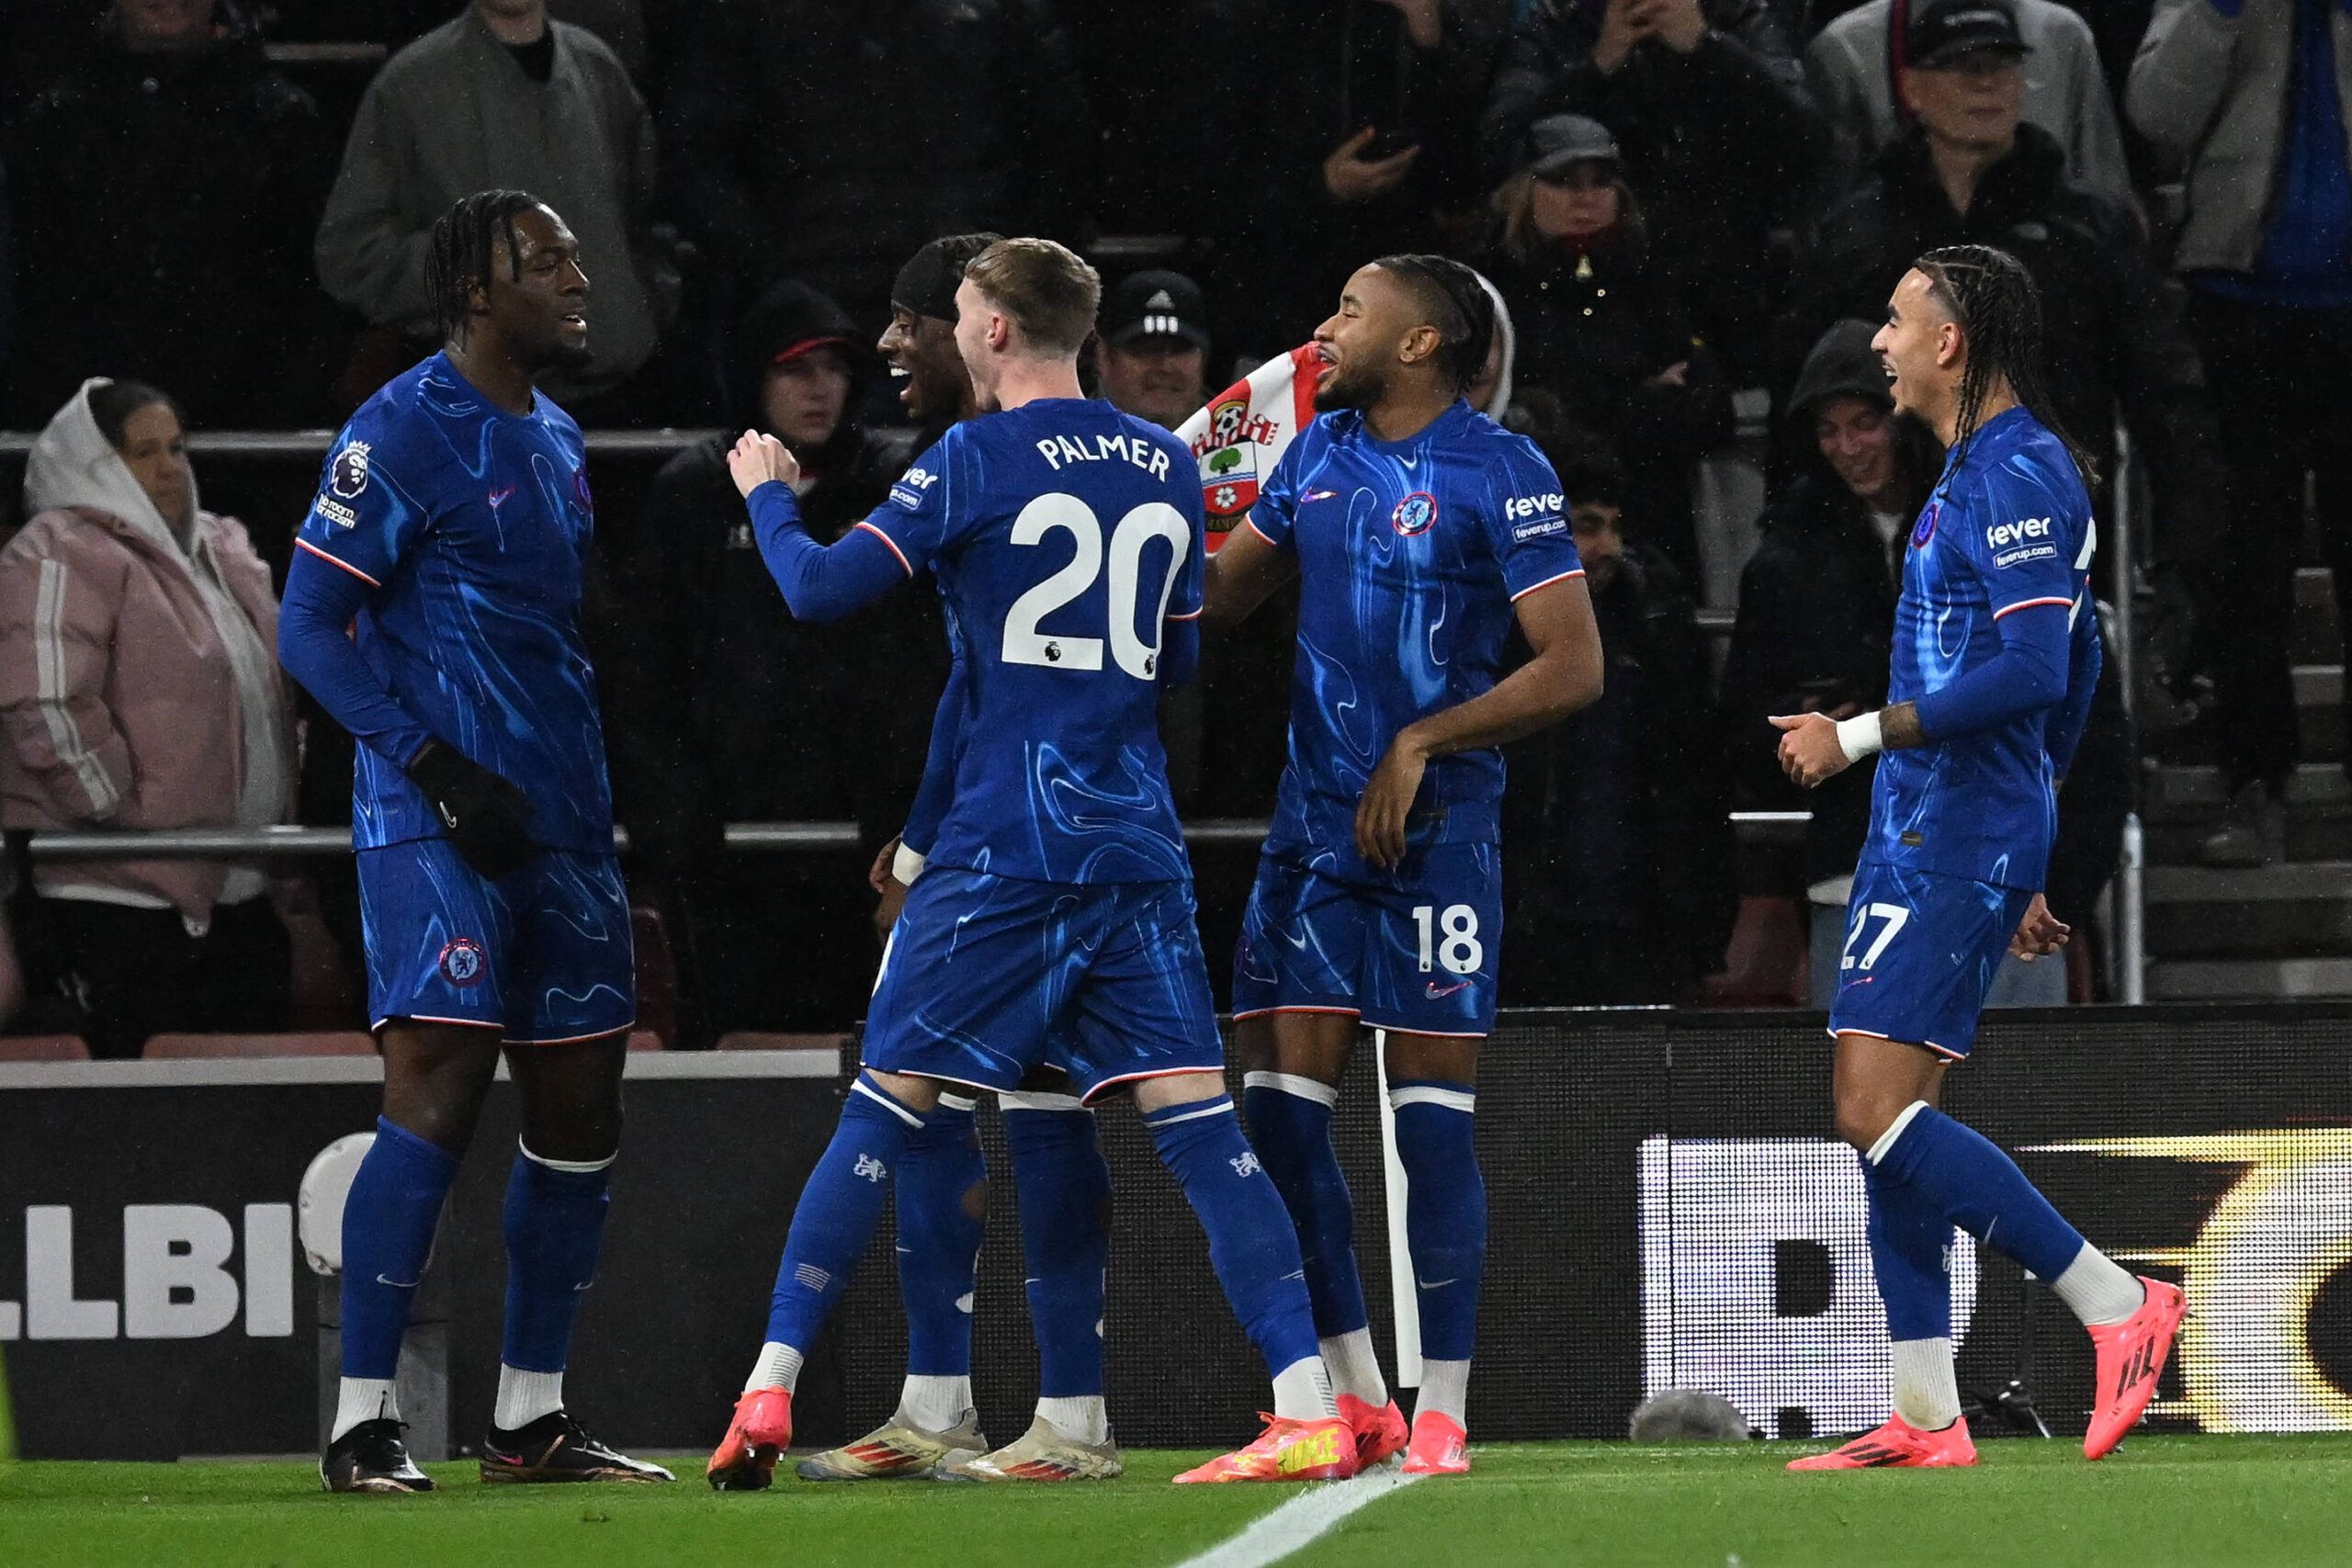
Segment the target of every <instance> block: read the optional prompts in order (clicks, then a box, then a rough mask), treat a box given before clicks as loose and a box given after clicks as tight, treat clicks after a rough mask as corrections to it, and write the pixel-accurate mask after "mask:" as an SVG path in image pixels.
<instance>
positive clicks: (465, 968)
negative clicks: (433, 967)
mask: <svg viewBox="0 0 2352 1568" xmlns="http://www.w3.org/2000/svg"><path fill="white" fill-rule="evenodd" d="M440 966H441V978H443V979H444V980H447V981H448V982H449V984H451V985H453V986H479V985H481V977H482V972H483V971H484V970H486V969H488V968H489V967H490V960H489V958H488V957H487V956H486V955H485V954H484V953H482V950H481V943H480V942H476V941H474V940H473V939H472V938H471V937H462V936H461V937H459V938H458V939H457V940H456V941H455V942H451V943H449V945H448V946H447V947H445V948H443V949H442V950H441V965H440Z"/></svg>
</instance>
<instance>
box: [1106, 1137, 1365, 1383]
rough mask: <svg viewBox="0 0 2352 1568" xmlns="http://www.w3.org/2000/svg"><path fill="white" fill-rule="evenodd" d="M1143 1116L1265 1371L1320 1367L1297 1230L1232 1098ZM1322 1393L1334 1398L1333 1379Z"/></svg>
mask: <svg viewBox="0 0 2352 1568" xmlns="http://www.w3.org/2000/svg"><path fill="white" fill-rule="evenodd" d="M1143 1124H1144V1126H1145V1127H1146V1128H1147V1129H1148V1131H1149V1132H1150V1134H1151V1142H1152V1146H1153V1147H1154V1148H1156V1149H1157V1150H1159V1158H1160V1161H1161V1163H1163V1164H1164V1165H1166V1166H1167V1167H1168V1171H1169V1174H1170V1175H1171V1176H1173V1177H1175V1179H1176V1181H1177V1185H1179V1186H1181V1187H1182V1188H1183V1190H1184V1197H1185V1199H1186V1201H1189V1202H1190V1203H1191V1204H1192V1205H1193V1213H1194V1214H1195V1215H1196V1216H1198V1217H1199V1219H1200V1222H1201V1228H1202V1229H1203V1230H1204V1231H1206V1232H1207V1233H1208V1238H1209V1262H1210V1264H1211V1265H1212V1266H1213V1267H1214V1268H1215V1269H1216V1278H1217V1283H1218V1284H1220V1285H1222V1286H1224V1287H1225V1299H1226V1300H1227V1302H1228V1303H1231V1305H1232V1307H1233V1315H1234V1316H1236V1317H1238V1318H1239V1319H1240V1320H1241V1326H1242V1328H1243V1329H1244V1330H1246V1331H1247V1332H1248V1334H1249V1336H1250V1343H1251V1344H1253V1345H1255V1346H1257V1347H1258V1351H1259V1354H1261V1355H1262V1356H1263V1357H1264V1358H1265V1359H1266V1370H1267V1371H1269V1372H1271V1373H1273V1374H1275V1375H1276V1376H1277V1377H1279V1376H1280V1375H1281V1374H1283V1373H1284V1372H1286V1371H1290V1369H1292V1368H1293V1367H1295V1366H1297V1365H1299V1364H1300V1363H1302V1362H1310V1361H1311V1362H1312V1363H1313V1364H1314V1365H1315V1366H1316V1367H1317V1369H1318V1370H1319V1369H1320V1367H1321V1366H1322V1359H1321V1353H1320V1350H1319V1348H1318V1347H1317V1344H1316V1342H1315V1314H1314V1309H1313V1308H1312V1307H1311V1306H1309V1304H1308V1303H1307V1299H1306V1270H1305V1269H1304V1268H1303V1267H1302V1266H1301V1264H1300V1262H1299V1256H1298V1236H1297V1234H1296V1233H1295V1231H1294V1230H1293V1228H1292V1226H1291V1221H1290V1213H1289V1211H1288V1210H1286V1209H1284V1208H1283V1198H1282V1194H1281V1193H1279V1192H1277V1191H1275V1190H1274V1184H1273V1182H1272V1180H1270V1179H1268V1178H1267V1176H1266V1172H1265V1169H1264V1168H1263V1167H1262V1166H1261V1164H1260V1163H1259V1159H1258V1156H1257V1154H1256V1152H1255V1151H1253V1150H1252V1149H1251V1148H1250V1144H1249V1140H1247V1139H1246V1138H1244V1137H1242V1135H1241V1124H1240V1121H1239V1119H1238V1117H1236V1116H1235V1115H1234V1113H1233V1101H1232V1100H1230V1099H1228V1098H1227V1097H1226V1096H1225V1095H1222V1094H1220V1095H1217V1096H1216V1097H1215V1098H1214V1099H1211V1100H1193V1101H1190V1102H1188V1103H1186V1104H1182V1105H1170V1106H1166V1107H1163V1108H1162V1109H1160V1110H1159V1111H1153V1112H1151V1113H1150V1114H1149V1115H1148V1116H1146V1117H1145V1118H1144V1119H1143ZM1322 1399H1323V1401H1324V1403H1325V1404H1326V1405H1328V1404H1329V1400H1330V1393H1329V1387H1328V1385H1327V1386H1326V1388H1325V1389H1324V1392H1323V1394H1322ZM1327 1413H1328V1411H1327ZM1276 1414H1278V1415H1279V1414H1287V1412H1282V1411H1277V1412H1276Z"/></svg>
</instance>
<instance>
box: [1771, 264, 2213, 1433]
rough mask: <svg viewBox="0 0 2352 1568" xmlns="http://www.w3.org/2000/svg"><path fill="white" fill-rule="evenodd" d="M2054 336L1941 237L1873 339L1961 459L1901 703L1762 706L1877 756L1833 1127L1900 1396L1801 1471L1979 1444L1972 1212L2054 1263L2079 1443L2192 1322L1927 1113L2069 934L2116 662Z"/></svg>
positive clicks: (1808, 777) (2176, 1297)
mask: <svg viewBox="0 0 2352 1568" xmlns="http://www.w3.org/2000/svg"><path fill="white" fill-rule="evenodd" d="M1871 346H1872V347H1873V348H1875V349H1876V350H1877V352H1878V353H1879V355H1880V356H1881V358H1882V359H1883V361H1884V362H1885V364H1886V367H1887V368H1888V370H1889V372H1890V374H1891V375H1892V376H1893V378H1894V386H1893V391H1894V403H1895V407H1896V408H1897V409H1898V410H1905V411H1908V412H1912V413H1915V414H1917V416H1918V417H1919V418H1921V419H1922V420H1924V421H1926V422H1927V423H1928V426H1929V428H1931V429H1933V430H1934V431H1935V433H1936V434H1937V436H1938V437H1939V439H1940V440H1941V441H1942V442H1943V443H1944V445H1945V446H1947V447H1949V448H1950V449H1951V456H1950V457H1948V458H1947V460H1946V463H1945V467H1944V475H1943V479H1941V481H1940V482H1939V483H1938V484H1937V486H1936V488H1935V491H1933V492H1932V493H1931V494H1930V495H1929V496H1928V504H1927V508H1926V510H1924V511H1923V512H1921V513H1919V519H1918V522H1917V525H1915V526H1914V527H1913V528H1912V530H1911V544H1910V547H1909V549H1908V550H1906V551H1905V556H1904V563H1903V592H1902V596H1901V598H1900V600H1899V601H1898V602H1897V604H1896V609H1895V627H1894V669H1893V672H1892V676H1891V678H1890V681H1889V683H1888V695H1889V697H1890V698H1891V699H1892V702H1891V705H1889V706H1887V707H1885V708H1883V709H1881V710H1880V711H1878V712H1876V713H1868V714H1863V715H1860V716H1857V717H1854V718H1849V719H1844V720H1836V721H1834V720H1832V719H1830V718H1828V717H1826V716H1824V715H1821V714H1797V715H1792V716H1787V717H1783V718H1775V719H1774V720H1773V721H1772V722H1773V723H1774V724H1775V725H1777V726H1779V727H1780V728H1781V730H1782V731H1783V732H1784V733H1783V734H1782V735H1781V747H1780V753H1781V766H1782V767H1783V768H1784V769H1785V770H1786V771H1787V773H1788V774H1789V776H1790V777H1791V778H1792V779H1795V780H1796V781H1797V782H1798V783H1799V784H1805V785H1807V786H1811V785H1814V784H1819V783H1821V782H1822V781H1823V780H1824V779H1826V778H1829V777H1831V776H1833V775H1835V774H1836V773H1838V772H1839V771H1841V770H1843V769H1844V768H1846V767H1847V766H1849V764H1851V763H1853V762H1857V761H1860V760H1861V759H1862V758H1863V757H1865V756H1868V755H1870V754H1871V753H1872V752H1875V751H1882V750H1883V752H1884V755H1883V757H1882V758H1881V759H1880V761H1879V765H1878V778H1877V781H1876V784H1875V794H1874V795H1873V798H1872V801H1871V830H1870V837H1869V839H1868V840H1865V842H1864V844H1863V847H1862V858H1861V863H1860V865H1859V866H1858V867H1857V868H1856V869H1855V873H1854V897H1853V903H1852V905H1851V919H1852V925H1851V927H1850V929H1849V934H1848V936H1847V940H1846V949H1845V955H1844V958H1843V959H1842V961H1841V964H1842V966H1841V976H1842V977H1841V981H1840V984H1839V986H1838V998H1837V1000H1836V1002H1835V1003H1834V1004H1833V1005H1832V1007H1831V1009H1830V1014H1829V1028H1830V1032H1832V1033H1833V1034H1834V1035H1835V1036H1836V1037H1837V1042H1838V1045H1837V1050H1838V1056H1837V1064H1836V1069H1835V1072H1836V1079H1835V1083H1836V1089H1835V1092H1836V1095H1837V1107H1838V1134H1839V1135H1840V1136H1841V1137H1843V1138H1844V1139H1845V1140H1846V1141H1847V1142H1848V1143H1849V1144H1851V1145H1854V1147H1855V1148H1857V1149H1859V1150H1860V1151H1861V1153H1862V1179H1863V1183H1864V1189H1865V1191H1866V1193H1867V1195H1868V1199H1869V1204H1870V1239H1871V1264H1872V1267H1873V1269H1874V1270H1875V1272H1876V1275H1877V1280H1878V1292H1879V1297H1880V1299H1881V1300H1882V1301H1883V1302H1884V1303H1885V1305H1886V1320H1887V1328H1888V1332H1889V1334H1890V1335H1891V1337H1892V1338H1893V1340H1894V1415H1893V1416H1890V1417H1889V1418H1888V1420H1887V1422H1886V1423H1885V1425H1883V1426H1882V1427H1879V1428H1878V1429H1877V1430H1876V1431H1874V1432H1871V1433H1870V1434H1868V1435H1867V1436H1864V1437H1861V1438H1857V1439H1855V1440H1854V1441H1853V1442H1851V1443H1849V1444H1847V1445H1846V1446H1845V1447H1844V1448H1841V1449H1838V1450H1836V1451H1835V1452H1832V1453H1826V1454H1821V1455H1818V1456H1816V1457H1815V1458H1812V1459H1803V1460H1798V1461H1795V1462H1794V1463H1792V1465H1790V1467H1789V1468H1790V1469H1792V1470H1855V1469H1868V1468H1877V1467H1881V1466H1888V1465H1898V1466H1900V1465H1919V1466H1941V1465H1967V1464H1973V1463H1975V1462H1976V1450H1975V1448H1974V1446H1973V1444H1971V1442H1970V1441H1969V1438H1968V1423H1967V1422H1966V1421H1964V1420H1962V1418H1961V1414H1960V1393H1959V1391H1958V1389H1957V1387H1956V1386H1955V1385H1954V1382H1953V1377H1952V1356H1951V1280H1950V1278H1949V1275H1948V1273H1947V1270H1946V1267H1945V1262H1944V1258H1945V1249H1946V1247H1948V1246H1949V1245H1950V1244H1951V1239H1952V1234H1951V1233H1952V1227H1953V1226H1954V1225H1958V1226H1960V1227H1961V1228H1962V1229H1963V1230H1965V1231H1967V1232H1968V1233H1969V1234H1971V1235H1974V1236H1975V1237H1976V1238H1977V1239H1978V1240H1980V1241H1982V1242H1984V1243H1985V1245H1987V1246H1989V1247H1994V1248H1996V1250H1998V1251H2000V1252H2001V1253H2003V1254H2004V1255H2006V1256H2007V1257H2009V1258H2014V1259H2016V1260H2017V1261H2018V1263H2020V1264H2022V1265H2024V1266H2025V1267H2026V1268H2027V1269H2030V1270H2031V1271H2032V1272H2033V1273H2034V1275H2035V1276H2036V1277H2037V1278H2040V1279H2042V1280H2048V1281H2049V1282H2050V1286H2051V1288H2052V1290H2054V1291H2055V1292H2057V1293H2058V1295H2059V1297H2060V1299H2061V1300H2063V1301H2064V1302H2065V1303H2066V1304H2067V1305H2068V1306H2069V1307H2071V1308H2073V1309H2074V1312H2075V1316H2077V1317H2079V1318H2081V1319H2082V1321H2083V1323H2084V1324H2085V1325H2086V1326H2087V1327H2088V1328H2089V1329H2090V1334H2091V1339H2092V1342H2093V1343H2094V1344H2095V1345H2096V1346H2097V1348H2098V1400H2097V1403H2096V1404H2095V1405H2094V1406H2093V1408H2092V1411H2091V1420H2090V1428H2089V1430H2088V1431H2087V1432H2086V1434H2085V1435H2084V1438H2083V1452H2084V1454H2085V1455H2086V1456H2087V1457H2088V1458H2091V1459H2098V1458H2099V1457H2101V1456H2102V1455H2104V1454H2106V1453H2107V1452H2108V1451H2109V1450H2111V1449H2113V1448H2114V1447H2115V1445H2116V1444H2117V1443H2118V1442H2119V1441H2120V1440H2121V1439H2122V1437H2123V1434H2124V1432H2125V1431H2127V1430H2128V1429H2129V1428H2130V1427H2131V1425H2132V1424H2133V1423H2134V1422H2136V1421H2138V1420H2139V1418H2140V1416H2141V1414H2142V1412H2143V1411H2144V1410H2145V1409H2146V1408H2147V1405H2148V1401H2149V1399H2150V1398H2151V1397H2152V1396H2154V1393H2155V1391H2156V1379H2157V1377H2158V1375H2159V1374H2160V1373H2161V1372H2162V1371H2164V1366H2165V1359H2166V1357H2167V1356H2168V1355H2169V1354H2170V1353H2171V1350H2172V1344H2173V1338H2174V1336H2175V1335H2176V1334H2177V1331H2178V1329H2179V1326H2180V1314H2181V1293H2180V1292H2179V1290H2178V1289H2177V1288H2176V1287H2175V1286H2172V1285H2167V1284H2165V1283H2163V1282H2162V1281H2160V1280H2146V1279H2140V1280H2135V1279H2133V1278H2132V1277H2131V1275H2130V1274H2127V1273H2125V1272H2124V1271H2123V1270H2122V1269H2120V1268H2119V1267H2117V1266H2116V1264H2115V1263H2113V1262H2112V1261H2110V1260H2109V1258H2107V1257H2106V1256H2105V1255H2104V1254H2102V1253H2101V1252H2099V1251H2098V1249H2097V1248H2096V1247H2092V1246H2091V1245H2090V1244H2089V1243H2088V1242H2086V1241H2085V1240H2084V1239H2083V1238H2082V1236H2081V1235H2080V1234H2079V1233H2077V1232H2076V1231H2075V1228H2074V1227H2073V1226H2071V1225H2069V1224H2067V1223H2066V1222H2065V1221H2064V1219H2062V1218H2060V1217H2059V1214H2058V1211H2057V1210H2055V1209H2053V1208H2052V1207H2051V1205H2050V1201H2049V1200H2048V1199H2046V1198H2044V1197H2043V1196H2042V1195H2041V1193H2040V1192H2039V1191H2037V1190H2035V1189H2034V1188H2033V1186H2032V1184H2031V1183H2030V1182H2029V1181H2027V1180H2026V1179H2025V1174H2024V1173H2023V1172H2022V1171H2020V1170H2018V1168H2017V1165H2016V1162H2014V1161H2013V1160H2011V1159H2010V1158H2009V1156H2007V1154H2005V1153H2004V1152H2002V1150H2001V1149H2000V1148H1999V1147H1998V1146H1997V1145H1995V1144H1993V1143H1992V1142H1991V1141H1990V1140H1988V1139H1986V1138H1985V1137H1984V1136H1982V1135H1981V1134H1977V1133H1975V1132H1973V1131H1971V1130H1970V1129H1969V1128H1967V1127H1964V1126H1962V1124H1961V1123H1960V1122H1955V1121H1953V1120H1952V1119H1951V1117H1949V1116H1946V1115H1944V1114H1943V1113H1942V1112H1941V1111H1938V1110H1937V1109H1936V1100H1937V1096H1938V1094H1939V1090H1940V1089H1941V1088H1942V1084H1943V1076H1944V1070H1945V1069H1946V1068H1947V1067H1948V1066H1951V1064H1952V1063H1954V1062H1958V1061H1962V1060H1964V1059H1965V1058H1966V1057H1967V1055H1968V1050H1969V1045H1970V1043H1971V1042H1972V1041H1973V1039H1974V1038H1975V1035H1976V1020H1977V1015H1978V1013H1979V1012H1980V1011H1981V1010H1983V1008H1984V1005H1985V990H1986V988H1987V987H1989V986H1990V985H1991V984H1992V981H1993V974H1994V971H1995V969H1996V967H1997V966H1998V964H2000V961H2001V955H2002V953H2003V952H2004V951H2005V950H2014V951H2016V952H2018V953H2022V954H2026V955H2029V956H2036V957H2040V956H2047V955H2049V954H2052V953H2056V952H2057V951H2058V949H2059V947H2060V946H2061V945H2062V944H2063V943H2064V942H2065V941H2066V938H2067V935H2068V930H2067V928H2066V927H2065V926H2064V925H2063V924H2062V923H2060V922H2059V921H2058V920H2057V919H2055V918H2054V917H2052V914H2051V913H2050V910H2049V908H2047V907H2046V906H2045V905H2044V903H2043V902H2042V897H2041V884H2042V876H2043V874H2044V872H2045V870H2046V869H2047V867H2048V864H2049V861H2050V841H2051V838H2052V834H2053V833H2054V832H2055V830H2056V827H2057V814H2058V808H2057V795H2056V783H2055V781H2057V780H2059V779H2062V778H2063V777H2064V774H2065V772H2066V765H2067V763H2068V762H2069V761H2072V759H2073V757H2074V754H2075V744H2076V743H2077V742H2078V741H2079V740H2080V739H2082V733H2083V726H2084V724H2085V722H2086V719H2087V718H2088V716H2089V714H2090V705H2091V694H2092V690H2093V688H2094V687H2095V686H2096V685H2097V684H2098V669H2099V642H2098V612H2097V610H2096V608H2095V607H2094V606H2093V604H2091V592H2090V577H2089V569H2090V562H2091V552H2092V549H2093V547H2094V543H2095V539H2094V534H2093V529H2092V524H2091V508H2090V497H2089V494H2088V492H2087V491H2086V488H2085V475H2084V460H2083V458H2082V457H2081V455H2080V453H2079V451H2078V449H2077V448H2076V447H2075V445H2074V444H2073V442H2071V441H2070V440H2068V439H2067V438H2066V436H2065V435H2064V433H2062V432H2060V431H2059V430H2057V429H2056V428H2055V427H2054V426H2053V425H2052V423H2050V419H2049V417H2048V415H2047V414H2046V413H2045V412H2043V410H2044V407H2045V404H2044V401H2043V399H2042V397H2041V378H2040V376H2039V374H2038V360H2039V357H2040V353H2041V299H2040V298H2039V296H2038V294H2037V292H2036V290H2035V288H2034V284H2033V279H2032V277H2031V276H2030V275H2029V274H2028V273H2027V272H2026V270H2025V268H2024V267H2023V266H2022V265H2019V263H2018V260H2017V259H2016V258H2015V257H2014V256H2011V255H2009V254H2007V253H2006V252H2003V251H1997V250H1993V249H1990V248H1988V247H1985V246H1982V245H1956V246H1952V247H1950V248H1948V249H1945V250H1939V251H1931V252H1929V253H1928V254H1926V255H1924V256H1922V257H1920V258H1919V261H1918V263H1917V265H1916V266H1915V267H1914V268H1913V269H1912V270H1911V271H1910V272H1908V273H1906V274H1905V275H1904V277H1903V280H1902V282H1901V283H1899V284H1897V285H1896V286H1895V290H1894V298H1893V299H1892V300H1890V301H1889V303H1888V306H1887V315H1886V325H1885V326H1884V327H1883V328H1881V329H1880V331H1879V333H1878V335H1877V337H1875V338H1874V339H1872V340H1871Z"/></svg>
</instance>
